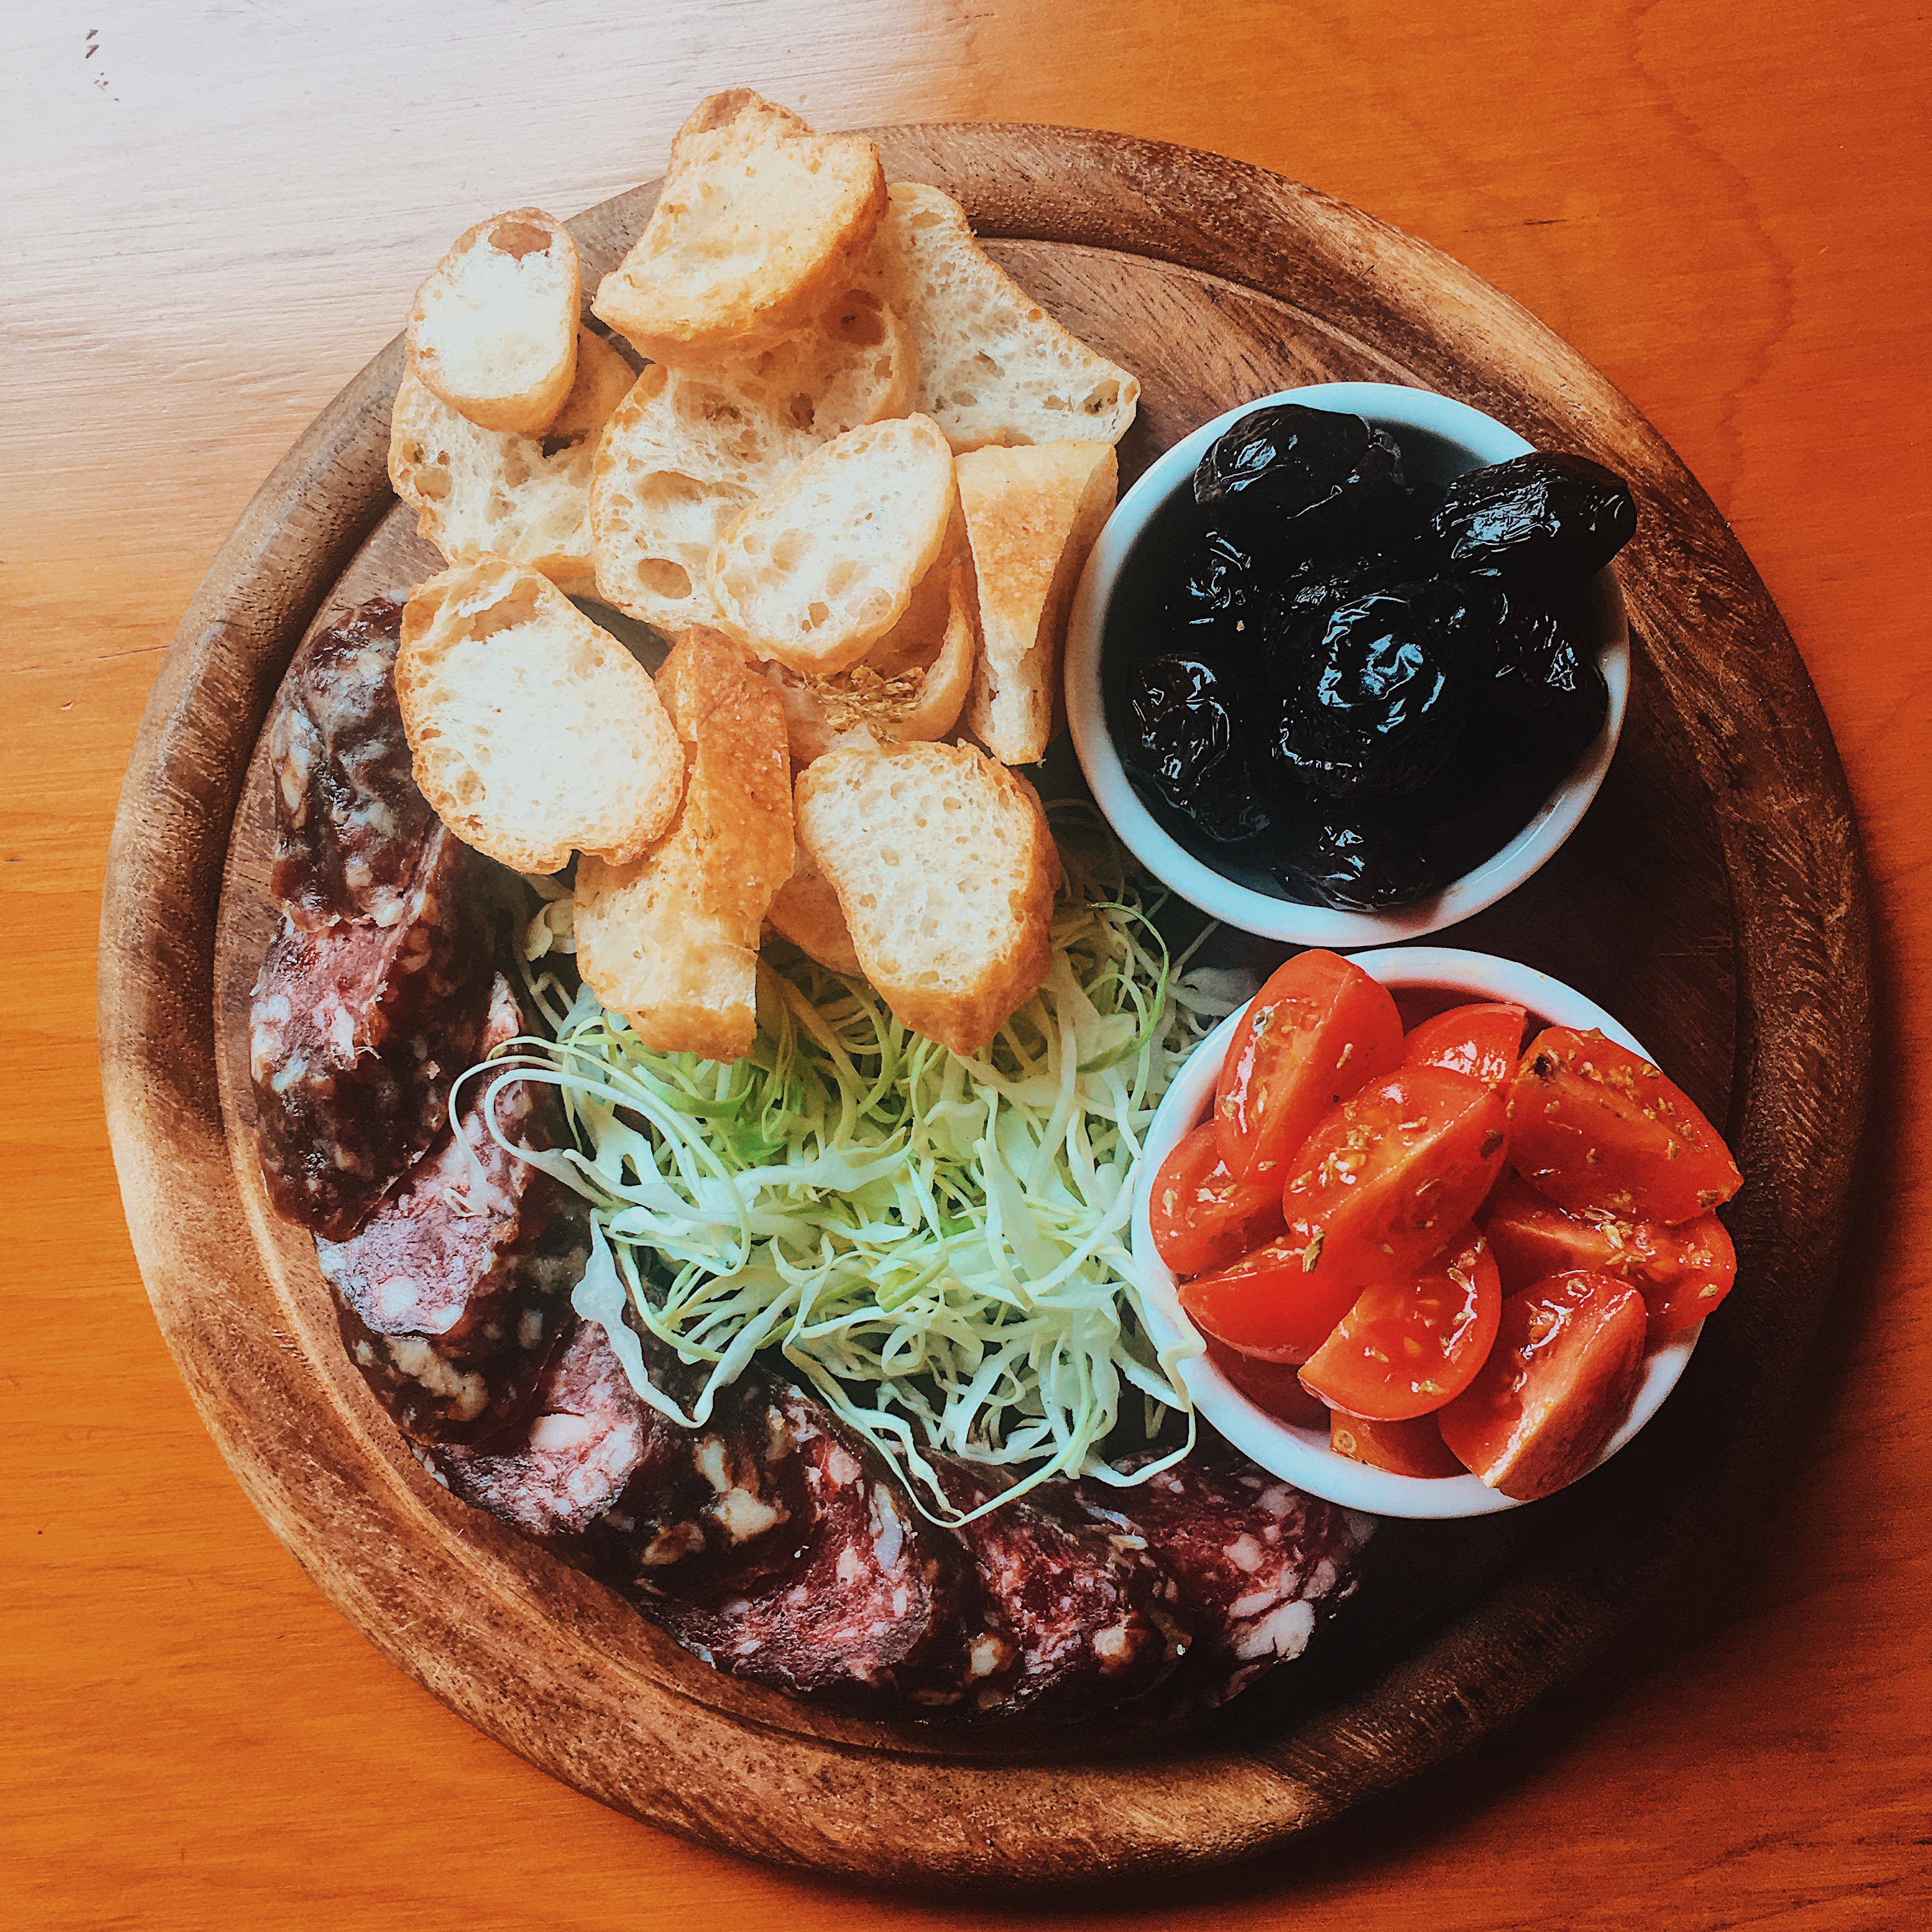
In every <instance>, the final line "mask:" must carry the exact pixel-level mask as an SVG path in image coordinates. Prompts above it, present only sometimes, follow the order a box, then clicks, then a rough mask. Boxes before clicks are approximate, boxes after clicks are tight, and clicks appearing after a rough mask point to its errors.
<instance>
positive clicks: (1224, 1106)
mask: <svg viewBox="0 0 1932 1932" xmlns="http://www.w3.org/2000/svg"><path fill="white" fill-rule="evenodd" d="M1401 1058H1402V1020H1401V1018H1400V1016H1399V1015H1398V1014H1397V1012H1396V1010H1395V1001H1394V998H1391V995H1390V993H1389V990H1388V988H1387V987H1386V986H1383V985H1382V983H1381V982H1380V981H1379V980H1372V979H1370V977H1369V976H1368V974H1366V973H1364V971H1362V969H1361V968H1360V967H1359V966H1357V965H1352V964H1351V963H1350V962H1349V961H1348V960H1346V959H1343V958H1342V957H1341V956H1340V954H1339V953H1324V952H1322V951H1320V950H1316V951H1315V952H1312V953H1297V954H1296V955H1295V957H1294V958H1293V959H1291V960H1289V962H1288V963H1287V965H1285V966H1283V967H1281V968H1280V969H1279V970H1278V971H1277V972H1276V973H1275V974H1274V976H1273V977H1271V979H1270V980H1269V981H1268V984H1267V985H1266V986H1264V987H1262V989H1261V991H1260V992H1259V993H1257V994H1256V995H1255V998H1254V1000H1253V1004H1250V1007H1249V1008H1248V1010H1247V1016H1246V1017H1245V1018H1244V1020H1243V1021H1242V1022H1241V1030H1240V1031H1239V1032H1238V1033H1237V1034H1235V1038H1234V1040H1233V1043H1232V1045H1230V1046H1229V1049H1228V1055H1227V1058H1226V1059H1225V1060H1223V1061H1222V1063H1221V1073H1220V1079H1219V1080H1218V1081H1217V1082H1216V1085H1215V1089H1214V1131H1215V1133H1216V1135H1217V1137H1218V1138H1219V1139H1220V1146H1221V1158H1222V1159H1223V1160H1224V1161H1226V1163H1227V1164H1228V1170H1229V1172H1230V1173H1231V1174H1232V1175H1235V1176H1237V1177H1238V1178H1240V1179H1241V1180H1243V1181H1268V1180H1271V1181H1274V1184H1275V1185H1276V1187H1277V1188H1278V1187H1280V1184H1281V1183H1282V1181H1283V1180H1284V1179H1285V1178H1286V1163H1287V1162H1288V1161H1289V1160H1290V1158H1292V1156H1293V1154H1294V1153H1295V1149H1296V1148H1298V1147H1300V1146H1301V1143H1302V1142H1304V1141H1305V1140H1306V1139H1307V1138H1308V1136H1309V1135H1310V1133H1312V1132H1313V1130H1314V1128H1315V1125H1316V1122H1317V1121H1319V1120H1320V1119H1321V1118H1322V1115H1324V1114H1325V1113H1327V1112H1328V1110H1329V1109H1330V1108H1331V1107H1333V1106H1336V1105H1337V1104H1338V1103H1340V1102H1341V1101H1343V1100H1346V1099H1347V1098H1348V1097H1349V1095H1350V1094H1353V1093H1355V1092H1357V1091H1358V1090H1359V1089H1360V1088H1361V1087H1363V1086H1364V1085H1365V1084H1366V1083H1367V1082H1369V1081H1370V1080H1373V1079H1376V1078H1377V1077H1378V1076H1380V1075H1382V1074H1384V1073H1392V1072H1393V1071H1394V1069H1395V1067H1397V1064H1399V1063H1400V1061H1401Z"/></svg>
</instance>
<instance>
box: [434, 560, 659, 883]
mask: <svg viewBox="0 0 1932 1932" xmlns="http://www.w3.org/2000/svg"><path fill="white" fill-rule="evenodd" d="M396 696H397V698H398V700H399V701H400V703H401V706H402V713H403V728H404V730H405V731H406V732H407V733H408V736H409V741H410V756H411V759H412V762H413V769H414V771H415V775H416V785H417V787H418V789H419V790H420V791H421V792H422V795H423V796H424V797H425V798H426V799H428V800H429V802H430V803H431V805H432V806H434V808H435V810H436V812H437V816H438V817H440V818H441V819H442V820H443V823H445V824H446V825H447V826H449V829H451V831H452V832H455V834H456V835H457V836H458V838H460V839H462V840H463V841H464V842H465V843H466V844H470V845H473V846H475V847H476V849H477V850H478V851H479V852H483V853H487V854H488V856H490V857H491V858H492V859H496V860H497V861H498V862H499V863H500V864H502V865H508V866H510V867H511V868H513V869H514V870H515V871H519V872H554V871H557V870H558V869H559V868H561V867H562V866H563V865H565V864H567V863H568V862H569V859H570V855H571V853H572V852H573V851H583V852H586V853H590V852H595V853H601V854H602V855H604V856H605V857H607V858H610V859H617V860H625V859H632V858H634V857H636V856H637V855H638V854H639V853H641V852H642V851H643V850H644V849H645V847H646V846H648V845H649V844H650V843H651V842H652V840H653V839H655V838H660V837H661V836H662V835H663V833H664V829H665V828H666V827H667V826H668V825H669V824H670V821H671V817H672V814H673V813H674V812H675V811H676V809H677V803H678V799H679V796H681V795H682V792H683V790H684V754H683V752H682V749H681V748H680V747H679V743H678V739H677V733H676V731H675V730H673V728H672V725H671V721H670V718H668V717H667V716H666V715H665V713H664V706H663V704H662V703H661V702H660V701H659V699H658V694H657V691H656V690H655V688H653V686H652V682H651V679H650V674H649V672H647V671H646V670H645V669H644V668H643V666H642V665H641V664H639V663H638V662H637V660H636V659H635V658H634V657H632V656H631V654H630V652H628V651H627V650H626V649H625V648H624V646H622V644H620V643H618V641H617V640H616V638H614V637H612V636H611V635H610V633H609V632H608V631H604V630H601V629H599V628H598V626H597V625H595V624H593V623H592V622H591V621H590V619H589V618H588V617H586V616H584V615H583V613H582V612H580V610H578V609H577V607H576V605H575V604H572V603H571V601H570V599H569V598H568V597H566V596H565V595H564V594H563V592H562V591H561V590H559V589H557V587H556V585H555V584H553V583H551V582H550V580H549V579H548V578H547V577H542V576H540V575H538V573H537V572H536V571H533V570H526V569H523V568H520V566H518V565H516V564H514V563H511V562H508V561H507V560H506V559H504V558H502V557H499V556H486V557H481V558H478V559H477V561H476V562H474V563H466V564H459V565H457V567H456V568H455V569H453V570H446V571H444V572H443V574H442V575H441V576H440V577H431V579H430V580H429V581H428V583H424V584H419V586H417V587H416V589H414V590H413V591H412V592H410V601H409V604H408V607H407V608H406V609H405V610H404V613H403V639H402V644H401V649H399V650H398V652H397V654H396Z"/></svg>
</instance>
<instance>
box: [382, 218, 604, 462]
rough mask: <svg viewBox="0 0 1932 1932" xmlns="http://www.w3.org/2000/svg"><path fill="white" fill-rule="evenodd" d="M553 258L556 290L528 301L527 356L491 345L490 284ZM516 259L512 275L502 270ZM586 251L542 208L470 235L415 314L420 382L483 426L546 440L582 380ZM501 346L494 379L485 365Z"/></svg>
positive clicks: (436, 272)
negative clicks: (482, 330)
mask: <svg viewBox="0 0 1932 1932" xmlns="http://www.w3.org/2000/svg"><path fill="white" fill-rule="evenodd" d="M532 254H535V255H538V256H541V257H546V258H549V259H550V263H551V268H550V274H549V275H547V278H545V279H546V280H547V281H549V282H550V283H551V284H553V287H550V288H548V289H546V290H542V291H541V292H538V293H535V294H534V295H533V296H532V297H531V298H530V299H529V300H528V301H527V302H526V310H527V311H528V312H527V313H526V317H525V320H526V328H525V329H524V330H523V332H522V334H521V336H520V340H519V342H518V344H517V347H518V348H520V350H521V353H514V351H512V350H508V349H505V348H504V347H501V346H500V345H499V344H498V345H492V344H487V343H486V342H485V341H484V340H483V339H482V338H481V337H480V336H479V334H478V326H477V323H478V313H477V312H478V311H479V310H480V309H481V308H482V307H484V305H487V302H488V301H489V300H490V296H491V294H492V293H493V290H491V288H490V287H489V286H488V284H490V282H497V283H500V282H502V281H503V280H504V279H505V275H506V274H508V275H515V274H516V273H517V270H520V269H521V266H522V264H523V262H524V261H525V260H526V259H527V258H528V257H529V256H531V255H532ZM505 262H511V263H515V264H516V265H517V267H516V269H512V270H510V271H507V272H506V271H505V270H504V269H503V268H502V263H505ZM582 306H583V287H582V279H581V272H580V269H579V266H578V263H577V244H576V243H575V242H574V241H572V240H571V236H570V231H569V230H568V229H567V228H565V226H564V225H563V223H562V222H560V221H559V220H556V217H554V216H553V215H550V214H545V213H544V211H543V210H542V209H541V208H511V209H509V210H508V211H506V212H505V213H504V214H493V215H491V216H490V217H489V219H488V220H486V221H479V222H478V223H477V224H476V225H475V227H473V228H470V229H465V230H464V232H463V233H462V234H461V235H460V236H458V238H457V239H456V241H455V242H454V243H453V244H452V245H451V247H450V249H449V252H448V253H447V254H446V255H445V256H444V257H443V260H441V261H440V262H439V263H437V265H436V266H435V268H434V269H432V270H431V272H430V275H429V276H428V279H427V280H426V281H425V282H424V283H423V284H422V287H420V288H419V289H418V290H417V291H416V300H415V302H413V304H412V305H411V306H410V320H409V328H408V332H407V339H408V343H409V352H410V367H411V368H412V369H413V370H414V371H415V372H416V377H417V379H418V380H419V381H420V382H421V383H423V385H424V386H425V387H426V388H427V389H429V390H430V392H431V393H432V394H433V395H437V396H439V397H440V398H442V399H443V401H445V402H446V403H447V404H449V407H451V408H452V409H453V410H456V411H458V413H460V415H462V416H466V417H467V418H468V419H469V421H470V422H473V423H475V425H477V427H478V428H479V429H487V430H499V431H503V430H510V431H519V432H520V433H521V434H524V435H526V436H534V435H539V434H541V433H542V432H543V431H544V430H546V429H547V428H549V427H550V424H551V422H553V420H554V419H555V418H556V413H557V412H558V410H560V409H561V408H562V407H563V404H564V399H565V397H567V396H568V395H569V394H570V389H571V383H572V382H573V381H574V380H575V377H576V374H577V328H578V314H579V311H580V309H581V308H582ZM488 347H496V351H497V353H496V365H495V367H494V370H493V373H494V375H495V377H496V380H494V381H490V380H487V377H486V373H485V371H483V370H482V369H481V368H478V362H479V360H480V359H481V353H482V352H483V351H484V350H485V349H486V348H488Z"/></svg>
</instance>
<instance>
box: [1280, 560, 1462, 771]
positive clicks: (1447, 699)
mask: <svg viewBox="0 0 1932 1932" xmlns="http://www.w3.org/2000/svg"><path fill="white" fill-rule="evenodd" d="M1462 608H1463V598H1461V597H1460V595H1459V593H1458V592H1457V589H1456V586H1454V585H1453V584H1451V583H1442V582H1434V583H1405V584H1397V585H1395V586H1391V587H1388V588H1385V589H1370V590H1367V591H1364V592H1361V593H1360V594H1357V595H1350V596H1349V597H1348V598H1346V601H1343V602H1342V603H1340V604H1337V605H1336V606H1335V607H1334V608H1333V609H1332V610H1331V611H1330V613H1329V614H1328V619H1327V621H1326V622H1325V623H1324V624H1322V625H1321V628H1320V629H1319V631H1318V630H1317V629H1316V626H1315V624H1314V623H1310V624H1309V625H1306V626H1304V627H1303V628H1301V629H1299V630H1297V631H1292V632H1290V633H1289V634H1287V635H1286V636H1285V637H1283V638H1281V639H1280V640H1279V643H1278V644H1277V647H1276V649H1277V655H1276V658H1275V661H1274V667H1273V675H1274V678H1275V679H1277V680H1278V681H1279V682H1280V684H1283V685H1287V686H1288V687H1289V688H1288V689H1287V691H1286V694H1285V696H1284V698H1283V706H1282V715H1281V720H1280V726H1279V729H1278V731H1277V733H1276V735H1275V736H1274V739H1273V740H1272V741H1271V744H1270V745H1269V750H1270V752H1271V755H1272V757H1274V760H1275V761H1276V763H1277V766H1279V767H1280V769H1282V770H1283V772H1284V773H1286V774H1287V775H1290V776H1292V777H1293V778H1296V779H1298V780H1299V781H1301V783H1303V784H1307V786H1308V787H1310V789H1311V790H1316V791H1319V792H1320V793H1324V794H1325V795H1327V796H1331V797H1346V796H1354V795H1357V794H1360V795H1362V796H1370V797H1379V798H1395V797H1400V796H1401V795H1402V794H1403V793H1406V792H1412V791H1414V790H1416V789H1417V788H1418V787H1420V786H1421V785H1424V784H1427V782H1428V781H1429V780H1430V778H1433V776H1434V775H1435V774H1436V772H1437V770H1438V769H1439V768H1440V767H1441V766H1442V763H1443V761H1444V760H1445V759H1446V758H1447V757H1448V755H1449V753H1450V751H1451V749H1452V748H1454V745H1455V743H1456V740H1457V737H1458V736H1460V733H1461V732H1462V730H1463V724H1464V722H1465V721H1466V718H1467V716H1468V714H1469V701H1470V697H1471V696H1472V684H1473V683H1474V682H1475V680H1474V679H1473V678H1472V674H1471V672H1470V670H1469V664H1468V661H1467V658H1468V652H1467V649H1466V646H1464V645H1463V643H1461V642H1460V640H1458V638H1457V635H1456V633H1455V628H1454V622H1455V619H1456V618H1457V616H1458V614H1459V613H1460V611H1461V610H1462ZM1318 621H1319V620H1318Z"/></svg>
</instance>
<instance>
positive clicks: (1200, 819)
mask: <svg viewBox="0 0 1932 1932" xmlns="http://www.w3.org/2000/svg"><path fill="white" fill-rule="evenodd" d="M1259 701H1260V694H1259V693H1258V692H1254V691H1247V690H1244V689H1242V688H1239V686H1238V685H1237V683H1236V682H1235V680H1233V679H1230V678H1229V677H1228V676H1226V675H1225V674H1224V673H1221V672H1220V671H1217V670H1216V669H1215V667H1214V665H1212V664H1209V663H1208V662H1207V661H1205V659H1203V658H1198V657H1189V656H1186V655H1182V654H1181V653H1180V652H1174V653H1172V654H1170V655H1168V656H1166V657H1162V658H1155V659H1154V661H1153V662H1152V663H1151V664H1148V665H1147V666H1145V667H1144V668H1143V669H1142V672H1141V674H1140V676H1139V679H1138V681H1137V682H1136V685H1135V688H1134V691H1133V716H1134V721H1135V724H1136V732H1135V734H1134V736H1133V737H1131V738H1130V739H1129V740H1128V741H1127V742H1126V743H1125V744H1124V745H1123V746H1122V748H1121V750H1122V755H1123V761H1124V763H1126V765H1127V769H1128V770H1129V771H1130V772H1132V773H1133V775H1135V776H1136V777H1137V778H1141V779H1142V780H1143V781H1145V782H1146V783H1147V784H1150V785H1151V786H1152V787H1154V790H1156V791H1157V792H1158V793H1159V794H1160V796H1161V797H1162V798H1163V799H1166V802H1167V803H1168V804H1169V805H1171V806H1172V807H1173V808H1174V809H1175V811H1178V812H1181V813H1183V814H1185V815H1186V816H1187V817H1189V818H1190V819H1192V820H1193V821H1194V822H1195V823H1196V824H1198V825H1199V826H1200V827H1201V829H1202V830H1203V831H1204V832H1206V833H1207V834H1208V836H1209V837H1210V838H1214V839H1216V840H1217V841H1221V842H1223V843H1226V842H1231V841H1234V840H1236V839H1241V838H1252V837H1253V836H1254V835H1256V833H1258V832H1262V831H1264V830H1265V829H1267V826H1268V814H1267V811H1266V810H1265V808H1264V806H1263V805H1262V802H1261V801H1260V800H1259V799H1258V798H1257V796H1256V787H1255V784H1254V781H1253V776H1252V775H1251V774H1250V770H1249V768H1248V760H1247V753H1246V733H1247V732H1249V731H1250V730H1252V728H1253V725H1252V720H1253V715H1254V713H1255V711H1256V706H1257V704H1258V703H1259Z"/></svg>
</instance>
